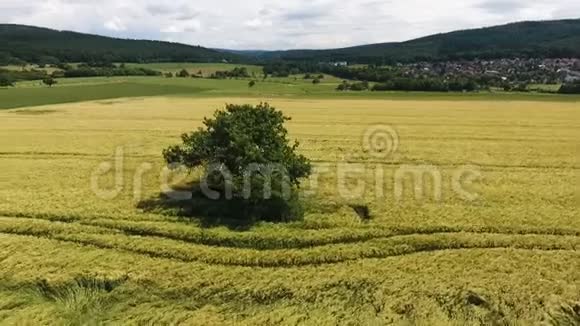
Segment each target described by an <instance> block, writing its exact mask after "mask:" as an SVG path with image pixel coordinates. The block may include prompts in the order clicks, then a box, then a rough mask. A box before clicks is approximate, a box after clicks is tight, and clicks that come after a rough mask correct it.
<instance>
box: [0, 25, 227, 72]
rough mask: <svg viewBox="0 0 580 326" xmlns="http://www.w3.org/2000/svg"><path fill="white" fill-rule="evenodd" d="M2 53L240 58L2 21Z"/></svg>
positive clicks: (115, 58) (73, 58)
mask: <svg viewBox="0 0 580 326" xmlns="http://www.w3.org/2000/svg"><path fill="white" fill-rule="evenodd" d="M23 40H25V41H23ZM0 52H4V53H7V54H8V55H9V56H10V57H11V58H20V59H22V60H25V61H28V62H38V63H45V64H52V63H54V62H56V60H59V61H61V62H90V61H105V62H171V61H173V62H221V61H222V60H223V59H227V60H228V61H232V60H234V61H235V60H237V58H238V56H237V55H234V54H228V53H222V52H218V51H215V50H210V49H206V48H202V47H200V46H190V45H184V44H178V43H170V42H160V41H142V40H123V39H115V38H110V37H103V36H97V35H89V34H82V33H75V32H68V31H56V30H51V29H47V28H38V27H32V26H23V25H9V24H4V25H2V24H0ZM49 57H50V59H49ZM55 59H56V60H55ZM11 60H12V61H13V59H11Z"/></svg>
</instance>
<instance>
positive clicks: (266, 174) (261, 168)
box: [163, 103, 311, 221]
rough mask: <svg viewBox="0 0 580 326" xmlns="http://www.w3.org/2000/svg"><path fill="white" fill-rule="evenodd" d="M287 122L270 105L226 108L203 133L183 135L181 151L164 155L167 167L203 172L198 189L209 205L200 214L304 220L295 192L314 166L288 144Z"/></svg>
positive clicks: (171, 150) (178, 148) (207, 122)
mask: <svg viewBox="0 0 580 326" xmlns="http://www.w3.org/2000/svg"><path fill="white" fill-rule="evenodd" d="M288 120H290V118H289V117H286V116H284V115H283V113H282V112H281V111H278V110H276V109H275V108H273V107H271V106H270V105H269V104H267V103H262V104H259V105H257V106H255V107H254V106H252V105H234V104H228V105H226V107H225V110H218V111H216V112H215V113H214V115H213V118H209V119H208V118H206V119H204V121H203V124H204V125H205V127H203V128H199V129H198V130H197V131H194V132H192V133H190V134H184V135H182V140H183V144H182V145H178V146H171V147H169V148H167V149H165V150H164V151H163V156H164V157H165V160H166V161H167V163H169V164H172V165H173V164H181V165H184V166H186V167H187V168H189V169H195V168H201V169H202V170H203V171H204V173H203V177H202V179H201V181H200V188H201V192H203V196H204V197H205V198H206V199H208V200H211V201H210V202H208V201H207V200H206V201H205V202H204V205H205V206H206V207H205V208H204V211H203V212H197V213H205V214H206V216H209V217H227V218H229V219H236V220H245V221H254V220H256V219H259V220H268V221H289V220H294V219H297V218H300V217H302V210H301V209H300V204H299V202H298V199H297V197H298V196H297V189H298V187H299V186H300V179H301V178H304V177H307V176H309V175H310V173H311V165H310V161H309V160H308V159H307V158H306V157H304V156H302V155H299V154H297V153H296V149H297V147H298V142H294V143H293V144H291V143H290V141H289V139H288V138H287V135H288V131H287V130H286V128H284V122H285V121H288ZM192 191H193V192H194V201H195V200H199V196H197V197H196V193H195V189H192ZM198 195H199V194H198ZM208 206H209V207H208Z"/></svg>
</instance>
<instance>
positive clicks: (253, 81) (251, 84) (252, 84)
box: [248, 80, 256, 88]
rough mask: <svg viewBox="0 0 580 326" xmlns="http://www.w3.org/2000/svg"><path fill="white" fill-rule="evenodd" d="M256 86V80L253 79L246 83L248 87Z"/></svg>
mask: <svg viewBox="0 0 580 326" xmlns="http://www.w3.org/2000/svg"><path fill="white" fill-rule="evenodd" d="M254 86H256V81H255V80H250V82H249V83H248V87H250V88H252V87H254Z"/></svg>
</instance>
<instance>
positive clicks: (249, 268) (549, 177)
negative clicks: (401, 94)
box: [0, 98, 580, 325]
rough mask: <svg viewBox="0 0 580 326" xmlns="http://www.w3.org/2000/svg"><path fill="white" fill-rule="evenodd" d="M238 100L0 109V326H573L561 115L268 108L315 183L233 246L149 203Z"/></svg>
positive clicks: (509, 106) (551, 107)
mask: <svg viewBox="0 0 580 326" xmlns="http://www.w3.org/2000/svg"><path fill="white" fill-rule="evenodd" d="M257 102H259V100H256V99H247V98H244V99H242V98H213V99H188V98H148V99H122V100H111V101H99V102H87V103H76V104H66V105H53V106H45V107H37V108H27V109H15V110H6V111H0V170H1V171H2V173H1V174H0V216H1V217H0V244H1V245H2V247H1V248H2V249H0V256H1V257H2V259H3V263H2V265H1V267H0V307H1V309H0V320H1V321H2V322H3V323H6V324H21V323H24V322H25V321H26V322H32V323H39V324H47V323H64V324H70V323H77V324H86V323H91V322H93V323H113V324H115V323H123V324H125V323H128V324H176V323H184V324H205V325H217V324H266V325H267V324H271V325H278V324H288V325H295V324H317V325H335V324H353V325H357V324H361V325H362V324H365V325H373V324H376V325H382V324H389V323H394V324H400V323H408V324H425V325H432V324H450V323H456V324H489V323H497V324H514V323H520V324H538V323H542V322H546V323H550V322H551V323H555V324H565V322H569V323H570V324H571V325H573V323H574V322H578V318H580V317H579V316H578V313H577V312H574V311H575V310H574V309H575V308H574V307H578V302H580V253H579V252H578V248H579V247H580V219H579V218H578V211H579V209H578V184H579V183H578V181H579V179H578V171H579V169H580V164H579V162H578V160H577V158H578V154H579V153H578V149H579V147H578V139H580V106H579V105H578V104H577V103H573V102H570V103H557V102H532V101H530V102H524V101H513V102H507V101H427V100H425V101H409V100H404V101H388V100H358V99H357V100H290V99H271V100H270V101H269V102H270V104H272V105H273V106H275V107H276V108H278V109H280V110H282V111H284V113H285V114H286V115H288V116H290V117H292V120H291V121H290V122H288V124H287V127H288V129H289V131H290V136H291V137H292V138H295V139H297V140H298V141H299V142H300V151H301V152H302V153H303V154H304V155H306V156H307V157H309V158H310V159H311V160H313V161H314V163H315V166H317V167H326V168H327V169H328V172H326V173H323V174H321V175H320V178H319V182H318V186H317V187H316V188H314V186H313V185H312V183H311V182H309V181H308V180H306V181H305V182H304V188H303V191H304V196H305V199H304V200H305V201H306V202H307V203H308V206H307V211H306V217H305V219H304V221H301V222H294V223H290V224H268V223H263V224H259V225H256V226H254V227H252V228H251V229H249V230H246V231H234V230H230V229H228V228H227V227H205V226H203V225H202V224H200V221H199V220H197V219H195V218H191V219H184V218H181V217H179V216H177V215H176V214H173V213H172V211H171V210H164V209H161V208H159V207H155V198H157V197H158V196H159V194H160V192H162V191H163V189H161V185H162V184H163V183H164V182H163V180H162V179H163V175H162V172H163V162H162V157H161V151H162V149H163V148H165V147H167V146H168V145H172V144H175V143H177V142H178V141H179V136H180V134H181V133H183V132H189V131H192V130H194V129H195V128H197V127H199V126H201V121H202V119H203V118H204V117H206V116H210V115H211V114H212V113H213V111H215V110H216V109H219V108H221V107H223V105H224V104H225V103H251V104H256V103H257ZM376 127H388V128H389V129H388V130H391V131H393V132H394V135H395V136H396V138H397V146H396V149H395V150H393V151H392V152H390V153H387V154H388V155H384V156H382V155H372V154H373V153H372V151H370V152H369V151H368V150H366V149H365V139H364V138H365V133H367V132H368V130H369V128H376ZM374 154H377V153H374ZM379 154H381V153H379ZM119 157H121V158H122V159H121V160H120V161H119V159H118V158H119ZM353 166H354V167H357V168H359V170H360V169H361V168H362V171H359V172H357V173H351V174H350V175H349V177H348V180H346V182H344V184H341V177H340V176H339V172H338V171H339V169H340V168H343V167H347V168H349V167H353ZM104 167H109V168H110V169H108V170H107V171H105V172H103V173H100V172H99V169H102V168H104ZM402 168H403V169H405V168H406V169H411V171H415V170H413V169H422V170H421V171H427V172H426V173H427V177H426V178H425V179H424V180H423V181H424V185H423V186H424V188H425V189H423V190H425V191H424V193H423V196H422V198H417V196H416V194H415V192H414V187H415V186H416V183H413V182H416V180H415V181H414V180H412V179H404V182H403V183H402V184H400V185H399V184H397V182H396V181H397V180H398V179H397V175H398V173H399V172H400V171H401V169H402ZM462 169H463V170H465V171H466V172H468V173H471V175H472V176H477V178H475V177H474V179H473V180H471V182H469V183H467V184H461V186H462V187H464V188H465V189H463V188H462V190H465V191H467V192H468V193H469V194H473V195H475V197H474V198H471V199H470V200H466V199H465V198H464V197H465V196H464V195H462V193H461V192H460V191H458V190H457V189H456V188H457V187H456V185H457V184H456V182H455V181H456V178H455V176H457V175H458V173H459V172H458V171H463V170H462ZM105 170H106V169H105ZM115 170H117V171H116V172H115ZM377 171H380V174H377V173H378V172H377ZM119 175H120V177H119ZM377 175H379V176H377ZM433 176H440V179H441V180H440V183H439V184H437V182H436V180H435V179H436V178H435V179H434V178H433ZM116 178H117V179H116ZM118 178H120V179H118ZM119 180H120V182H119ZM343 181H344V180H343ZM95 182H96V183H95ZM169 183H171V182H169ZM359 183H362V184H363V185H364V187H363V188H364V189H363V190H362V191H361V192H360V195H359V196H351V197H348V196H345V194H344V192H345V189H346V190H350V192H352V190H353V189H354V188H356V186H357V184H359ZM342 186H344V187H345V189H343V191H342V192H341V187H342ZM401 187H402V188H401ZM397 189H398V190H402V192H401V193H398V192H397V191H398V190H397ZM99 191H100V192H99ZM107 191H108V193H107ZM347 192H349V191H347ZM104 193H107V194H108V195H105V194H104ZM307 193H308V195H307ZM438 193H440V198H437V196H438V195H437V194H438ZM105 197H107V198H105ZM352 205H364V206H367V207H368V208H369V210H370V213H371V217H372V218H371V220H369V221H362V220H361V219H360V218H359V216H358V215H357V214H356V212H355V211H354V210H353V209H352V208H351V206H352Z"/></svg>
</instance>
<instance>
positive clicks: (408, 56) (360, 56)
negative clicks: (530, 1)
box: [258, 19, 580, 65]
mask: <svg viewBox="0 0 580 326" xmlns="http://www.w3.org/2000/svg"><path fill="white" fill-rule="evenodd" d="M579 35H580V19H569V20H555V21H541V22H521V23H514V24H508V25H502V26H495V27H490V28H481V29H472V30H463V31H456V32H451V33H446V34H437V35H432V36H428V37H423V38H419V39H415V40H411V41H407V42H401V43H381V44H369V45H363V46H356V47H349V48H343V49H329V50H290V51H274V52H267V53H261V54H259V56H258V57H259V58H261V59H266V60H268V59H269V60H274V59H275V60H285V61H293V62H305V61H309V62H337V61H347V62H349V63H365V64H379V65H386V64H392V63H394V62H416V61H439V60H458V59H468V60H471V59H475V58H480V59H495V58H512V57H536V58H541V57H553V58H566V57H579V56H580V36H579Z"/></svg>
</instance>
